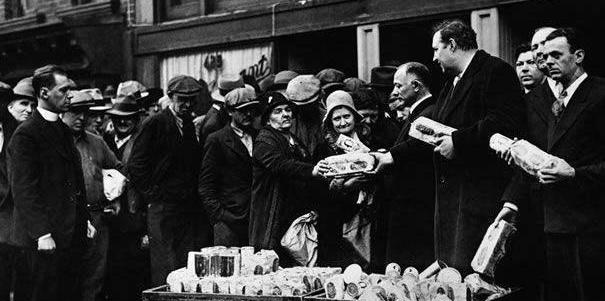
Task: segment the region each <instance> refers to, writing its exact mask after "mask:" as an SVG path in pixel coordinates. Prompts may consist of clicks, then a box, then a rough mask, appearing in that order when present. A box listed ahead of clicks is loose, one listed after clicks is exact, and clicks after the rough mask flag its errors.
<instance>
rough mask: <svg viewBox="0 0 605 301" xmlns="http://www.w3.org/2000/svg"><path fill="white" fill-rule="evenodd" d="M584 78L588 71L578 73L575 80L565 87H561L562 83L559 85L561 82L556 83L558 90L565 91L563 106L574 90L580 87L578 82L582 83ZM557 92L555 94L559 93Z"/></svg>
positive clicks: (586, 76)
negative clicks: (578, 75)
mask: <svg viewBox="0 0 605 301" xmlns="http://www.w3.org/2000/svg"><path fill="white" fill-rule="evenodd" d="M586 78H588V73H586V72H584V74H582V75H580V77H578V78H576V80H575V81H574V82H573V83H571V85H569V87H567V88H566V89H563V85H561V83H559V84H558V86H559V92H563V91H566V92H567V96H565V99H564V100H563V101H564V104H565V106H567V104H568V103H569V100H570V99H571V97H572V96H573V94H574V93H575V92H576V90H578V87H580V84H582V83H583V82H584V81H585V80H586ZM559 94H560V93H559ZM559 94H557V95H559Z"/></svg>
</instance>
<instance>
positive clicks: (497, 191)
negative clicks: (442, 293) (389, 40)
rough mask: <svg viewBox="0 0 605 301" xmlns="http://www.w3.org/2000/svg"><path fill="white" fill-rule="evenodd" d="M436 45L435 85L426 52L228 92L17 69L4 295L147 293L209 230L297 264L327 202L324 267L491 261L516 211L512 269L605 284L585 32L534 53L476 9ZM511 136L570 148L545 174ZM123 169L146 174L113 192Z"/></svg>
mask: <svg viewBox="0 0 605 301" xmlns="http://www.w3.org/2000/svg"><path fill="white" fill-rule="evenodd" d="M426 46H427V48H428V46H429V45H426ZM431 47H432V49H433V60H434V61H435V63H437V64H438V65H439V66H440V67H441V69H442V71H443V73H444V74H445V76H446V82H445V84H444V86H443V88H442V89H441V91H440V92H438V91H434V92H438V93H435V94H433V91H431V89H430V87H432V83H431V79H432V78H433V77H435V75H433V74H431V72H430V71H429V68H427V66H425V65H423V64H421V63H418V62H406V63H404V64H402V65H400V66H398V67H395V66H379V67H376V68H374V69H372V76H371V80H370V81H369V82H365V81H363V80H360V79H358V78H353V77H346V76H345V74H344V73H343V72H341V71H339V70H336V69H331V68H329V69H324V70H322V71H320V72H319V73H317V74H316V75H306V74H302V75H299V74H297V73H296V72H294V71H292V70H284V71H280V72H278V73H276V74H275V75H274V76H273V75H272V76H270V77H267V78H265V79H264V80H262V81H260V82H258V83H257V82H256V81H255V80H254V79H252V80H250V78H248V77H242V76H240V75H231V74H224V75H222V76H221V77H220V78H219V79H218V82H217V87H218V89H217V90H216V91H215V92H214V93H212V94H210V91H208V85H207V84H206V83H205V82H204V81H203V80H196V79H194V78H193V77H190V76H185V75H180V76H176V77H174V78H172V79H170V81H169V82H168V84H167V90H166V94H165V95H164V93H163V92H162V91H159V92H158V89H146V88H145V87H144V86H143V85H141V84H140V83H138V82H136V81H126V82H123V83H121V84H120V85H119V86H118V88H117V91H116V95H115V97H112V99H111V101H110V102H108V101H107V100H108V99H107V98H104V96H103V95H102V93H101V92H100V91H99V90H98V89H77V83H75V82H74V81H73V80H71V79H70V78H69V75H68V74H67V73H66V72H65V70H63V69H62V68H61V67H59V66H56V65H47V66H44V67H41V68H39V69H37V70H35V72H34V74H33V75H32V76H31V77H28V78H25V79H23V80H21V81H19V82H18V83H17V84H16V85H15V86H14V87H12V88H11V87H9V86H8V85H2V87H1V92H2V94H1V96H0V97H1V101H2V109H1V110H0V122H1V131H0V133H1V135H0V137H1V139H0V148H1V153H0V202H1V203H0V300H11V296H12V300H87V301H92V300H136V299H140V294H141V291H142V290H144V289H147V288H151V287H156V286H159V285H162V284H164V283H165V281H166V276H167V275H168V273H170V272H171V271H173V270H176V269H177V268H180V267H183V266H185V265H186V261H187V253H188V252H189V251H194V250H199V249H200V248H202V247H206V246H215V245H216V246H218V245H220V246H248V245H251V246H254V247H255V248H256V249H257V250H260V249H272V250H275V251H276V252H277V253H278V254H279V256H280V262H281V265H282V266H292V265H297V264H300V262H297V261H296V260H295V259H294V258H292V257H291V256H290V255H289V253H288V252H287V251H286V250H285V249H284V247H283V246H282V243H281V240H282V237H283V236H284V234H285V233H286V231H287V230H288V228H289V227H290V225H291V224H292V222H293V221H294V220H296V219H297V218H299V217H300V216H302V215H305V214H307V213H309V212H314V214H313V215H312V217H313V218H315V219H316V223H315V227H316V229H317V233H318V257H317V263H316V265H320V266H341V267H345V266H347V265H349V264H351V263H358V264H360V265H362V266H363V267H364V268H365V269H366V270H367V271H378V272H379V271H383V270H384V266H385V265H386V264H387V263H389V262H397V263H400V264H402V265H405V266H415V267H417V268H419V269H421V268H424V267H426V266H428V265H430V264H431V263H432V262H433V261H435V260H437V259H439V260H442V261H443V262H445V263H446V264H447V265H448V266H452V267H454V268H456V269H458V270H459V271H460V272H461V273H462V274H463V275H466V274H469V273H472V269H471V266H470V262H471V260H472V258H473V256H474V254H475V252H476V250H477V247H478V246H479V244H480V242H481V240H482V238H483V235H484V233H485V231H486V230H487V229H488V227H489V226H490V225H491V224H493V223H495V222H499V221H500V220H505V221H508V222H511V223H514V224H515V225H516V226H517V229H518V231H517V235H516V236H515V237H514V239H513V240H512V242H511V243H510V246H509V249H508V251H507V254H506V257H505V259H504V260H503V261H502V262H501V264H500V266H499V268H498V271H497V275H496V279H495V280H496V282H498V283H500V284H506V285H511V286H521V287H524V288H525V290H526V293H527V296H530V297H531V298H532V299H534V300H597V299H598V296H600V293H599V291H600V289H599V285H598V282H599V280H600V277H599V275H600V273H601V272H602V271H603V270H604V268H605V258H604V256H602V255H603V254H605V243H604V239H603V237H605V236H603V234H604V232H605V222H603V219H602V216H603V214H604V213H605V211H604V210H605V190H604V189H603V187H602V184H603V183H605V182H604V180H605V179H604V176H605V144H603V143H601V142H599V141H601V138H602V139H605V124H604V122H605V118H603V117H602V116H604V114H605V81H603V80H602V79H600V78H597V77H594V76H590V75H587V73H586V72H585V71H584V67H583V64H584V59H585V56H586V54H587V52H586V49H585V47H584V44H583V40H582V38H581V35H580V34H579V33H578V32H576V31H575V30H574V29H571V28H558V29H557V28H551V27H543V28H538V29H536V31H535V34H534V35H533V37H532V38H531V42H530V43H528V44H527V45H525V44H524V45H522V46H520V47H519V48H518V50H517V52H516V54H515V59H516V64H515V66H510V65H509V64H508V63H506V62H505V61H503V60H501V59H499V58H497V57H494V56H492V55H490V54H488V53H486V52H485V51H483V50H479V49H478V46H477V41H476V34H475V32H474V31H473V30H472V29H471V28H470V27H469V26H468V25H467V24H465V23H463V22H461V21H458V20H448V21H444V22H443V23H440V24H438V25H437V26H436V27H435V29H434V34H433V39H432V45H431ZM515 70H516V73H515ZM204 102H207V103H204ZM204 107H205V108H206V109H205V110H202V109H200V108H204ZM601 113H603V114H601ZM419 117H426V118H430V119H433V120H435V121H437V122H440V123H443V124H445V125H447V126H450V127H453V128H455V129H456V130H455V131H454V132H453V133H452V134H451V135H442V136H440V137H439V138H438V139H437V143H436V146H434V145H430V144H427V143H425V142H422V141H420V140H417V139H415V138H412V137H411V136H410V134H409V132H410V127H411V124H412V122H413V121H414V120H416V119H417V118H419ZM496 133H500V134H503V135H505V136H507V137H511V138H520V139H525V140H527V141H529V142H530V143H532V144H534V145H536V146H538V147H539V148H541V149H542V150H544V151H547V152H548V153H550V154H552V155H553V156H555V159H554V160H553V162H552V164H551V165H550V166H548V167H546V168H544V169H542V170H539V171H538V175H537V176H536V177H533V176H530V175H528V174H526V173H524V172H523V170H522V169H520V168H516V167H515V166H514V164H511V163H512V159H511V157H510V154H509V153H496V152H495V151H493V150H491V149H490V148H489V140H490V137H491V136H492V135H493V134H496ZM343 140H346V141H349V142H351V141H352V142H351V143H353V144H354V145H355V146H356V147H355V149H354V150H352V149H351V147H350V144H347V143H343V142H342V141H343ZM360 150H361V151H363V152H368V153H370V154H371V155H372V156H373V157H374V158H375V160H376V166H375V168H374V169H373V171H371V172H367V173H364V174H362V175H356V176H354V177H349V178H332V177H328V176H326V175H327V174H328V173H329V172H330V166H329V165H328V163H327V162H326V160H324V159H325V158H327V157H330V156H334V155H339V154H346V153H349V152H352V151H360ZM107 170H117V171H119V172H120V173H121V174H122V175H124V176H125V177H126V179H127V181H126V185H125V189H124V191H123V192H122V194H121V195H120V196H119V197H117V198H115V199H112V200H109V199H108V196H107V193H106V191H105V189H104V188H105V186H104V177H106V174H105V173H106V171H107Z"/></svg>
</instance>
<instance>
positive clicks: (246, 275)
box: [166, 247, 342, 296]
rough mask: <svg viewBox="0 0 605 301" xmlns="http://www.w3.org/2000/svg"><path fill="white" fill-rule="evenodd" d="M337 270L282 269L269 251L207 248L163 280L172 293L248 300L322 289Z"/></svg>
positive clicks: (277, 258)
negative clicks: (237, 297) (246, 296)
mask: <svg viewBox="0 0 605 301" xmlns="http://www.w3.org/2000/svg"><path fill="white" fill-rule="evenodd" d="M341 272H342V269H340V268H319V267H315V268H307V267H295V268H286V269H282V268H280V267H279V257H278V256H277V254H276V253H275V252H274V251H272V250H261V251H259V252H257V253H254V249H253V248H252V247H242V248H225V247H210V248H204V249H202V250H201V251H200V252H189V258H188V262H187V267H185V268H181V269H178V270H176V271H173V272H172V273H170V274H169V275H168V277H167V279H166V282H167V284H168V286H169V289H170V291H171V292H175V293H203V294H229V295H248V296H259V295H263V296H302V295H304V294H307V293H310V292H312V291H314V290H318V289H321V288H323V285H324V282H325V281H326V279H328V278H330V277H332V276H334V275H338V274H340V273H341Z"/></svg>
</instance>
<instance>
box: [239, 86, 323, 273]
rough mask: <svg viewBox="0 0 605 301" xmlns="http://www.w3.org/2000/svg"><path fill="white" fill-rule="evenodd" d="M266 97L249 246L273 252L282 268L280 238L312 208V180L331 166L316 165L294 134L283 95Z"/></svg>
mask: <svg viewBox="0 0 605 301" xmlns="http://www.w3.org/2000/svg"><path fill="white" fill-rule="evenodd" d="M267 98H268V104H267V108H266V109H265V113H264V114H263V123H265V124H266V126H265V127H264V128H263V129H261V131H260V132H259V134H258V136H257V137H256V140H255V142H254V150H253V172H252V173H253V179H252V201H251V204H250V229H249V236H250V244H251V245H252V246H254V247H255V248H256V249H257V250H258V249H272V250H275V251H276V252H277V254H278V255H279V256H280V260H281V263H282V265H288V263H290V260H289V259H288V258H289V256H287V255H286V253H285V252H284V250H283V249H282V248H281V246H280V241H281V238H282V236H283V235H284V234H285V232H286V230H287V229H288V227H289V226H290V224H291V223H292V222H293V221H294V220H295V219H296V218H298V217H299V216H301V215H303V214H306V213H308V212H309V211H311V210H313V208H314V206H313V204H312V200H313V199H314V198H313V196H312V195H311V194H310V193H309V192H310V190H311V189H310V186H311V185H312V184H313V181H310V180H312V179H313V178H320V177H321V174H323V173H325V172H326V171H327V168H326V166H325V165H324V164H323V163H320V164H318V165H316V166H314V165H313V164H312V163H311V162H312V159H311V158H310V156H309V153H308V151H307V150H306V149H305V146H304V145H302V144H301V143H300V141H299V140H298V139H297V138H296V137H294V136H293V135H292V134H291V133H290V131H289V130H290V126H291V125H292V104H291V103H290V102H289V101H288V100H287V99H286V98H285V97H284V96H283V95H282V94H280V93H272V94H271V95H269V96H268V97H267Z"/></svg>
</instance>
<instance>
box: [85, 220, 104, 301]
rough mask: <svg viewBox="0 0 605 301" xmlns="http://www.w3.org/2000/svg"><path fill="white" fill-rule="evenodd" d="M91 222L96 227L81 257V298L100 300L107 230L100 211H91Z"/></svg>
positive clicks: (90, 300)
mask: <svg viewBox="0 0 605 301" xmlns="http://www.w3.org/2000/svg"><path fill="white" fill-rule="evenodd" d="M90 216H91V218H92V221H91V222H92V223H93V225H94V226H95V228H96V229H97V234H96V236H95V237H94V238H93V239H92V240H89V241H88V244H87V245H86V247H85V250H84V255H83V258H82V270H81V280H82V300H83V301H95V300H101V290H102V289H103V282H104V281H105V272H106V267H107V246H108V244H109V230H108V227H107V223H106V222H105V219H104V217H103V216H102V213H101V212H91V213H90Z"/></svg>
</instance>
